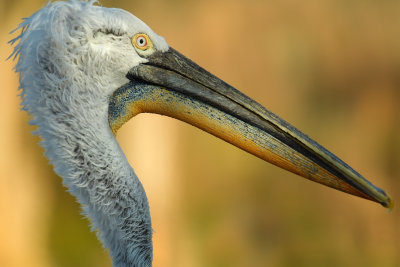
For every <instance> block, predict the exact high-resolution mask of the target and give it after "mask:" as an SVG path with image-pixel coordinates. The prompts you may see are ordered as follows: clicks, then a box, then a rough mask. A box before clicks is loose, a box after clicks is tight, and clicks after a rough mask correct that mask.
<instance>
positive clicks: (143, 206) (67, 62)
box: [12, 0, 168, 266]
mask: <svg viewBox="0 0 400 267" xmlns="http://www.w3.org/2000/svg"><path fill="white" fill-rule="evenodd" d="M95 2H96V1H88V2H86V1H77V0H70V1H66V2H54V3H49V4H48V5H47V6H45V7H44V8H42V9H41V10H39V11H38V12H36V13H35V14H33V15H32V16H31V17H29V18H27V19H25V20H24V22H23V23H21V25H20V26H19V27H18V29H22V31H21V34H20V36H18V37H17V38H16V39H14V40H13V41H12V42H13V43H14V42H15V41H17V40H19V43H18V45H17V46H16V47H15V50H14V53H13V55H14V56H18V55H19V60H18V63H17V65H16V71H17V72H19V74H20V89H21V90H22V94H21V95H22V103H23V106H24V109H25V110H27V111H28V112H29V113H30V114H31V115H32V121H31V123H32V124H34V125H37V126H38V129H37V130H36V131H35V133H36V134H38V135H39V136H41V138H42V141H41V145H42V146H43V148H44V149H45V151H46V152H45V154H46V156H47V157H48V158H49V160H50V161H51V163H52V164H53V165H54V169H55V171H56V173H57V174H58V175H60V176H61V177H62V178H63V181H64V184H65V185H66V186H67V187H68V188H69V191H70V192H71V193H72V194H73V195H74V196H76V197H77V199H78V201H79V202H80V203H81V204H82V206H83V209H84V212H85V213H86V214H87V216H88V217H89V218H91V221H92V224H93V226H92V228H93V229H99V231H98V233H99V237H100V239H101V240H102V241H103V243H104V246H105V247H106V248H110V250H111V252H112V256H113V263H114V265H115V266H129V263H135V264H134V265H135V266H142V265H143V266H149V265H150V264H151V261H152V254H151V252H152V246H151V243H152V240H151V232H152V228H151V221H150V214H149V208H148V203H147V199H146V196H145V192H144V190H143V188H142V185H141V183H140V181H139V180H138V178H137V177H136V175H135V173H134V171H133V170H132V168H131V167H130V166H129V164H128V162H127V160H126V158H125V156H124V154H123V152H122V151H121V148H120V147H119V145H118V143H117V142H116V139H115V137H114V135H113V133H112V132H111V130H110V126H109V123H108V119H107V118H108V117H107V116H108V114H107V112H108V99H109V97H110V95H111V93H112V92H113V91H114V90H115V88H118V87H120V86H121V85H123V84H125V83H126V82H127V81H128V79H127V78H126V77H125V76H126V73H127V72H128V70H129V69H131V68H132V67H133V66H134V65H137V64H139V63H142V62H145V61H146V60H145V59H143V58H142V57H140V56H138V54H137V53H136V51H135V49H134V48H133V46H132V44H131V38H130V36H132V35H134V34H135V33H137V32H144V33H147V34H148V35H149V36H151V38H152V40H153V43H154V45H155V46H156V47H157V49H159V50H166V49H168V45H167V43H166V42H165V40H164V39H163V38H161V37H159V36H157V35H156V34H155V33H154V32H153V31H152V30H151V29H150V28H149V27H148V26H147V25H145V24H144V23H143V22H142V21H140V20H139V19H138V18H136V17H135V16H133V15H132V14H130V13H128V12H126V11H124V10H121V9H109V8H103V7H100V6H94V5H93V4H94V3H95ZM110 33H112V34H110ZM66 77H68V78H66ZM116 198H117V199H116ZM143 233H145V234H143ZM132 266H133V265H132Z"/></svg>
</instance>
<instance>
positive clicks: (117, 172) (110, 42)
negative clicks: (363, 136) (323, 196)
mask: <svg viewBox="0 0 400 267" xmlns="http://www.w3.org/2000/svg"><path fill="white" fill-rule="evenodd" d="M16 30H19V31H20V34H19V35H18V37H16V38H15V39H13V40H11V41H10V42H11V44H12V45H15V47H14V51H13V53H12V55H11V57H14V59H15V58H18V61H17V64H16V67H15V69H16V72H17V73H19V82H20V89H21V91H22V92H21V98H22V104H23V109H24V110H26V111H27V112H28V113H29V114H30V115H31V117H32V121H31V123H32V124H34V125H37V130H36V134H38V135H39V136H40V137H41V138H42V141H41V146H42V147H43V148H44V150H45V155H46V157H47V158H48V159H49V161H50V162H51V163H52V165H53V166H54V170H55V172H56V173H57V174H58V175H59V176H61V177H62V178H63V183H64V184H65V185H66V186H67V187H68V189H69V191H70V192H71V194H72V195H74V196H75V197H76V198H77V200H78V201H79V203H80V204H81V205H82V208H83V210H84V213H85V215H86V216H87V217H88V218H89V219H90V220H91V222H92V225H93V229H97V230H98V233H99V235H98V236H99V239H100V241H101V242H102V243H103V246H104V247H105V248H107V249H108V250H109V252H110V256H111V258H112V262H113V266H151V265H152V257H153V256H152V227H151V218H150V213H149V204H148V201H147V197H146V194H145V191H144V189H143V187H142V185H141V183H140V181H139V179H138V177H137V176H136V175H135V173H134V171H133V169H132V168H131V167H130V165H129V164H128V161H127V159H126V158H125V156H124V154H123V152H122V150H121V148H120V146H119V144H118V143H117V141H116V138H115V135H116V134H117V131H118V129H119V128H120V127H121V126H122V125H123V124H124V123H125V122H127V121H128V120H129V119H131V118H132V117H134V116H135V115H137V114H139V113H141V112H149V113H157V114H161V115H166V116H170V117H173V118H176V119H179V120H182V121H184V122H186V123H189V124H191V125H193V126H196V127H198V128H200V129H202V130H204V131H206V132H208V133H210V134H213V135H215V136H217V137H219V138H221V139H223V140H225V141H227V142H229V143H231V144H233V145H235V146H237V147H239V148H241V149H243V150H245V151H247V152H249V153H251V154H253V155H255V156H257V157H259V158H261V159H263V160H265V161H267V162H270V163H272V164H275V165H277V166H278V167H281V168H284V169H286V170H288V171H290V172H293V173H295V174H298V175H300V176H302V177H305V178H307V179H310V180H312V181H315V182H318V183H321V184H323V185H326V186H329V187H332V188H334V189H337V190H340V191H343V192H346V193H349V194H352V195H355V196H359V197H362V198H365V199H368V200H372V201H375V202H377V203H380V204H381V205H382V206H384V207H387V208H389V209H390V208H391V207H392V206H393V202H392V200H391V198H390V197H389V195H388V194H386V193H385V191H383V190H382V189H380V188H378V187H376V186H375V185H373V184H372V183H371V182H369V181H368V180H366V179H365V178H363V176H361V175H360V174H359V173H357V172H356V171H354V170H353V169H352V168H351V167H350V166H348V165H347V164H346V163H344V162H343V161H341V160H340V159H339V158H338V157H336V156H335V155H333V154H332V153H330V152H329V151H327V150H326V149H325V148H323V147H322V146H320V145H319V144H317V143H316V142H315V141H313V140H312V139H310V138H309V137H308V136H306V135H305V134H303V133H302V132H300V131H299V130H297V129H296V128H294V127H293V126H291V125H290V124H289V123H287V122H285V121H284V120H282V119H281V118H279V117H278V116H276V115H275V114H273V113H272V112H270V111H268V110H267V109H265V108H264V107H263V106H261V105H260V104H258V103H257V102H255V101H254V100H252V99H250V98H249V97H247V96H246V95H245V94H243V93H241V92H240V91H238V90H236V89H235V88H233V87H232V86H230V85H229V84H227V83H225V82H223V81H222V80H220V79H219V78H217V77H216V76H214V75H212V74H211V73H209V72H207V71H206V70H204V69H203V68H201V67H200V66H198V65H197V64H196V63H194V62H193V61H191V60H189V59H188V58H186V57H185V56H183V55H182V54H180V53H179V52H177V51H176V50H174V49H173V48H172V47H170V46H169V45H168V44H167V42H166V41H165V39H164V38H162V37H160V36H159V35H157V34H156V33H154V32H153V31H152V30H151V29H150V28H149V27H148V26H147V25H146V24H145V23H144V22H142V21H141V20H139V19H138V18H137V17H135V16H134V15H132V14H131V13H129V12H127V11H124V10H121V9H115V8H104V7H102V6H99V5H96V1H93V0H91V1H78V0H69V1H65V2H64V1H58V2H49V3H48V4H47V5H45V6H44V7H43V8H42V9H40V10H39V11H37V12H36V13H34V14H33V15H31V16H30V17H29V18H26V19H25V20H24V21H23V22H22V23H21V24H20V25H19V26H18V27H17V29H16ZM239 45H240V44H239Z"/></svg>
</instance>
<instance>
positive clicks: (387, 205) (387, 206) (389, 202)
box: [383, 195, 394, 212]
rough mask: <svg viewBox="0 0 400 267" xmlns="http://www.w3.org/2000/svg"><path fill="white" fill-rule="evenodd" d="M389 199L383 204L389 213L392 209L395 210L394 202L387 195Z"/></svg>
mask: <svg viewBox="0 0 400 267" xmlns="http://www.w3.org/2000/svg"><path fill="white" fill-rule="evenodd" d="M387 197H388V201H387V202H385V203H383V206H384V207H385V208H387V211H388V212H391V211H392V209H393V208H394V200H393V199H392V198H391V197H390V196H389V195H387Z"/></svg>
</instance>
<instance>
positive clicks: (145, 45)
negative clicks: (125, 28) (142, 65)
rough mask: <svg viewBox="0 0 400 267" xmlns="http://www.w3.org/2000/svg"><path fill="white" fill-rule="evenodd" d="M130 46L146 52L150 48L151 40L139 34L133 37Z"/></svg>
mask: <svg viewBox="0 0 400 267" xmlns="http://www.w3.org/2000/svg"><path fill="white" fill-rule="evenodd" d="M132 44H133V45H134V46H135V47H136V48H137V49H140V50H147V49H149V48H151V47H152V43H151V40H150V38H149V36H147V35H146V34H144V33H139V34H136V35H135V36H133V38H132Z"/></svg>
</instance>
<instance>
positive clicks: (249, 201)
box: [0, 0, 400, 267]
mask: <svg viewBox="0 0 400 267" xmlns="http://www.w3.org/2000/svg"><path fill="white" fill-rule="evenodd" d="M44 2H45V1H39V0H14V1H7V0H0V23H1V27H0V58H1V64H0V77H1V87H2V88H1V92H2V95H1V97H0V122H1V125H2V127H1V129H2V130H1V131H0V136H1V137H0V142H1V143H0V144H1V145H0V147H1V150H0V151H1V152H0V213H1V215H0V217H1V219H0V266H40V267H42V266H44V267H47V266H111V262H110V260H109V257H108V253H107V251H105V250H104V249H103V248H102V246H101V245H100V244H99V242H98V241H97V239H96V235H95V233H92V232H90V231H89V226H88V221H87V220H86V219H85V218H83V217H82V216H81V214H80V208H79V205H78V204H77V203H76V201H75V199H74V198H73V197H71V196H70V195H69V194H68V193H66V192H65V188H63V186H62V183H61V179H60V178H59V177H57V176H56V175H55V174H54V173H53V170H52V167H51V166H50V165H49V164H48V161H47V160H46V159H45V158H44V157H43V151H42V149H41V148H40V147H39V146H38V144H37V143H38V142H39V138H38V137H37V136H33V135H32V134H31V133H30V132H31V131H33V130H34V129H35V128H34V127H33V126H29V125H28V123H27V122H28V120H29V117H28V115H27V114H26V113H25V112H22V111H20V104H19V103H20V100H19V98H18V91H17V88H18V76H17V75H16V74H15V73H14V72H13V71H12V68H13V67H14V64H15V62H13V61H11V60H8V61H6V60H5V59H6V58H7V57H8V56H9V55H10V53H11V51H12V49H11V47H10V46H9V45H8V44H7V41H8V40H10V39H11V38H14V37H15V36H16V34H14V35H9V32H10V31H11V30H12V29H14V28H15V27H16V26H17V24H18V23H19V22H20V21H21V18H22V17H28V16H30V15H31V14H32V13H33V12H35V11H36V10H38V9H39V8H41V7H42V6H43V5H44ZM102 4H103V5H104V6H107V7H119V8H123V9H126V10H128V11H130V12H132V13H134V14H135V15H136V16H138V17H139V18H141V19H142V20H143V21H145V22H146V23H147V24H148V25H149V26H150V27H152V29H153V30H154V31H155V32H157V33H158V34H159V35H161V36H164V37H165V38H166V40H167V42H168V43H169V44H170V45H171V46H172V47H174V48H175V49H177V50H179V51H180V52H182V53H183V54H185V55H186V56H188V57H189V58H191V59H193V60H194V61H195V62H197V63H199V64H200V65H201V66H203V67H205V68H206V69H208V70H209V71H211V72H212V73H214V74H216V75H217V76H219V77H220V78H222V79H223V80H225V81H227V82H229V83H230V84H232V85H233V86H235V87H236V88H238V89H240V90H241V91H243V92H245V93H246V94H248V95H249V96H251V97H252V98H254V99H256V100H257V101H258V102H260V103H261V104H263V105H265V106H266V107H267V108H269V109H270V110H272V111H273V112H275V113H276V114H278V115H279V116H281V117H282V118H284V119H285V120H287V121H289V122H290V123H292V124H293V125H295V126H296V127H298V128H299V129H300V130H302V131H303V132H305V133H306V134H308V135H310V136H311V137H312V138H313V139H315V140H316V141H318V142H319V143H321V144H322V145H324V146H325V147H326V148H328V149H329V150H331V151H332V152H333V153H335V154H336V155H338V156H339V157H340V158H342V159H343V160H344V161H345V162H347V163H349V164H350V165H351V166H352V167H353V168H355V169H356V170H358V171H359V172H360V173H361V174H363V175H364V176H365V177H366V178H368V179H370V180H371V181H372V182H374V183H375V184H377V185H378V186H380V187H382V188H384V189H385V190H387V191H388V192H389V193H390V194H391V195H392V196H393V198H394V199H395V200H399V199H400V135H399V131H400V106H399V105H400V36H399V28H400V27H399V26H400V16H399V14H400V2H399V1H389V0H387V1H355V0H346V1H339V0H324V1H320V0H305V1H290V0H283V1H282V0H279V1H278V0H275V1H274V0H270V1H261V0H223V1H214V0H205V1H194V0H191V1H183V0H174V1H171V0H168V1H167V0H158V1H136V0H129V1H128V0H126V1H123V0H119V1H118V0H114V1H102ZM118 139H119V141H120V143H121V145H122V148H123V149H124V151H125V153H126V155H127V157H128V159H129V161H130V163H131V164H132V166H133V167H134V169H135V172H136V173H137V175H138V176H139V177H140V178H141V181H142V182H143V184H144V187H145V189H146V191H147V195H148V197H149V201H150V208H151V214H152V218H153V228H154V238H153V242H154V266H178V267H179V266H185V267H186V266H400V230H399V226H400V207H398V206H397V207H395V209H394V210H393V211H392V212H391V213H387V212H386V210H385V209H384V208H382V207H380V206H379V205H377V204H376V203H372V202H369V201H366V200H363V199H359V198H356V197H352V196H349V195H346V194H344V193H341V192H338V191H334V190H332V189H329V188H326V187H323V186H321V185H319V184H314V183H312V182H309V181H307V180H305V179H301V178H299V177H297V176H295V175H293V174H291V173H288V172H286V171H283V170H280V169H278V168H277V167H274V166H272V165H270V164H268V163H265V162H263V161H262V160H260V159H258V158H256V157H254V156H251V155H248V154H246V153H245V152H243V151H241V150H239V149H237V148H235V147H233V146H231V145H229V144H227V143H225V142H223V141H221V140H218V139H217V138H215V137H213V136H210V135H208V134H206V133H204V132H202V131H200V130H198V129H196V128H194V127H191V126H189V125H186V124H184V123H182V122H179V121H176V120H173V119H170V118H166V117H161V116H158V115H152V114H141V115H138V116H137V117H136V118H134V119H133V120H132V121H130V122H129V123H128V124H127V125H125V126H124V127H123V128H122V129H121V130H120V132H119V136H118Z"/></svg>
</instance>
